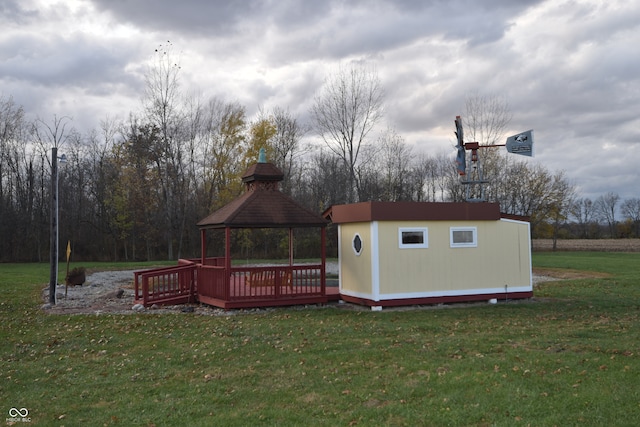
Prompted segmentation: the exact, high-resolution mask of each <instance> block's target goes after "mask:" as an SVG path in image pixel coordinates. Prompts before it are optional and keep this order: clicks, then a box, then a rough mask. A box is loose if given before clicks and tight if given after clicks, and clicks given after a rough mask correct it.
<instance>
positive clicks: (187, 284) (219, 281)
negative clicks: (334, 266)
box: [134, 260, 340, 309]
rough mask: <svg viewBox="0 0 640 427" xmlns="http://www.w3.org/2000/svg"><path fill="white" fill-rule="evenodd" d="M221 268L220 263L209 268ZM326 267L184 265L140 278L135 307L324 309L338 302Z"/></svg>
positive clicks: (144, 273) (142, 273)
mask: <svg viewBox="0 0 640 427" xmlns="http://www.w3.org/2000/svg"><path fill="white" fill-rule="evenodd" d="M207 264H218V263H207ZM322 267H323V266H322V265H321V264H316V265H293V266H289V265H286V266H281V265H269V266H253V267H232V268H231V271H228V270H227V269H226V268H225V267H223V266H220V265H202V264H197V263H194V262H191V261H184V260H183V261H181V262H180V265H178V266H176V267H166V268H161V269H154V270H146V271H140V272H135V274H134V275H135V302H136V303H139V304H143V305H144V306H150V305H154V304H158V305H167V304H183V303H188V302H196V301H198V302H201V303H204V304H208V305H212V306H215V307H220V308H224V309H234V308H252V307H270V306H284V305H300V304H324V303H327V302H329V301H336V300H338V299H339V298H340V297H339V290H338V288H337V287H327V286H326V277H325V274H324V272H323V271H322Z"/></svg>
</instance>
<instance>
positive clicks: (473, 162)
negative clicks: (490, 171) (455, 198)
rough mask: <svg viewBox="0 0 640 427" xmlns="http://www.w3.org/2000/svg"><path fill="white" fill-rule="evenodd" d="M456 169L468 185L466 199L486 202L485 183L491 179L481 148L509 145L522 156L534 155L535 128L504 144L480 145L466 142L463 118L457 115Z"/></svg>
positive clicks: (509, 150) (515, 136) (461, 180)
mask: <svg viewBox="0 0 640 427" xmlns="http://www.w3.org/2000/svg"><path fill="white" fill-rule="evenodd" d="M454 123H455V125H456V130H455V134H456V138H457V140H458V143H457V145H456V150H457V154H456V169H457V170H458V174H459V175H460V182H461V183H462V184H464V185H465V186H466V192H465V200H466V201H467V202H485V201H486V198H485V193H484V185H485V184H488V183H489V182H490V181H489V180H486V179H484V176H483V170H482V162H481V161H480V149H481V148H482V149H484V148H494V147H507V152H509V153H513V154H519V155H522V156H528V157H533V130H532V129H531V130H528V131H525V132H521V133H518V134H516V135H512V136H510V137H508V138H507V141H506V143H504V144H492V145H480V143H479V142H464V133H463V130H462V118H461V117H460V116H456V119H455V122H454ZM467 151H470V152H471V156H470V157H468V156H467V155H466V152H467ZM474 186H477V187H478V188H479V191H478V192H476V197H472V193H471V189H472V187H474Z"/></svg>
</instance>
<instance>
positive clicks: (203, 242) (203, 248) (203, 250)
mask: <svg viewBox="0 0 640 427" xmlns="http://www.w3.org/2000/svg"><path fill="white" fill-rule="evenodd" d="M206 259H207V231H206V229H205V228H201V229H200V264H202V265H204V264H205V260H206Z"/></svg>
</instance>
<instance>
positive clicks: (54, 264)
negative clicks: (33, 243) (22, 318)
mask: <svg viewBox="0 0 640 427" xmlns="http://www.w3.org/2000/svg"><path fill="white" fill-rule="evenodd" d="M50 242H51V245H50V248H49V264H50V265H49V267H50V269H49V303H50V304H52V305H55V303H56V285H57V283H58V149H57V148H56V147H53V148H52V149H51V235H50Z"/></svg>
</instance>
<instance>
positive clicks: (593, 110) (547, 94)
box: [0, 0, 640, 197]
mask: <svg viewBox="0 0 640 427" xmlns="http://www.w3.org/2000/svg"><path fill="white" fill-rule="evenodd" d="M0 25H2V28H3V31H2V33H0V91H1V92H2V94H4V95H13V96H14V98H15V100H16V102H18V103H20V104H23V105H25V107H26V108H27V111H30V110H31V112H32V113H33V114H38V115H41V116H47V115H52V114H58V115H70V116H73V117H74V125H75V126H77V127H78V128H79V129H80V130H81V131H85V130H88V129H89V128H90V127H91V126H95V125H96V124H97V123H98V122H99V121H100V120H101V119H103V118H104V117H105V116H106V115H107V114H109V115H111V116H113V115H116V114H120V115H126V114H127V113H128V112H129V111H132V110H135V109H137V108H139V107H140V97H141V96H142V93H143V89H144V80H143V76H144V72H145V69H146V67H147V66H148V64H149V61H150V60H151V59H152V57H153V53H154V50H155V48H156V47H157V46H158V45H159V44H160V43H165V42H166V41H167V40H170V41H171V43H172V45H173V47H174V48H175V51H176V52H177V53H178V54H179V59H180V63H181V65H182V77H183V83H184V89H185V90H186V91H188V92H191V91H195V92H200V93H202V94H203V96H204V97H205V98H206V97H209V96H218V97H221V98H224V99H228V100H238V101H239V102H241V103H242V104H243V105H245V106H246V108H247V111H248V112H249V113H250V114H252V113H254V112H256V111H257V109H258V108H259V107H260V106H262V107H266V108H270V107H273V106H280V107H282V108H289V109H290V110H291V111H292V112H293V113H294V114H297V115H299V116H300V117H301V118H307V117H308V110H309V107H310V105H311V102H312V101H313V96H314V93H315V92H316V90H317V89H318V88H319V87H320V86H321V84H322V81H323V79H324V77H325V75H326V74H327V73H330V72H332V71H333V70H335V69H336V67H337V66H338V64H340V63H347V62H350V61H366V62H368V63H371V64H373V65H375V66H376V68H377V69H378V72H379V75H380V78H381V80H382V84H383V86H384V88H385V92H386V119H387V121H388V124H389V125H390V126H392V127H394V128H395V129H396V130H397V132H398V133H399V134H401V135H403V136H404V137H405V140H406V141H407V142H409V143H411V144H415V145H416V148H419V149H421V150H425V151H427V152H428V153H429V154H438V153H440V152H442V150H445V151H447V150H449V149H450V148H451V147H450V142H451V141H452V139H453V119H454V117H455V115H458V114H462V113H463V108H464V99H465V97H466V96H468V95H469V94H470V93H473V92H478V93H481V94H498V95H504V96H506V97H507V98H508V99H509V102H510V104H511V109H512V112H513V120H512V123H511V126H510V129H509V131H508V132H513V133H516V132H519V131H522V130H526V129H530V128H534V130H535V135H536V145H537V148H536V151H537V156H536V158H534V159H530V161H531V162H534V163H535V162H539V163H541V164H544V165H545V166H547V167H549V168H552V169H557V170H560V169H563V170H566V171H567V175H568V176H569V177H570V178H571V179H573V180H574V182H575V183H576V184H577V185H578V186H579V188H580V189H581V191H582V192H583V193H584V194H588V195H592V196H597V195H598V193H600V194H601V193H603V192H606V191H617V192H618V193H619V194H620V195H621V196H623V197H638V193H637V190H636V189H635V188H636V187H637V179H638V173H637V168H635V167H634V166H633V164H632V162H631V161H629V159H631V158H634V156H635V155H637V154H638V150H640V148H638V147H639V146H640V118H638V114H637V111H640V57H638V55H636V54H635V52H636V51H637V47H636V46H637V45H638V44H639V43H640V6H637V5H634V4H632V3H631V2H627V1H623V0H618V1H615V0H613V1H610V2H604V3H602V2H596V1H590V0H584V1H580V2H573V1H568V0H567V1H555V0H554V1H551V0H548V1H542V0H530V1H512V0H487V1H481V2H478V1H470V0H449V1H448V0H431V1H425V0H394V1H391V0H386V1H385V0H373V1H371V0H366V1H365V0H358V1H350V2H345V1H340V0H328V1H312V0H309V1H296V0H247V1H242V2H237V1H226V0H224V1H223V0H216V1H204V0H184V1H181V2H175V1H174V0H171V1H169V0H153V1H152V0H137V1H129V2H126V1H111V0H84V1H80V2H78V3H71V4H67V3H66V2H61V3H56V4H52V3H50V2H47V3H44V2H40V1H39V0H27V1H25V0H21V1H17V0H5V1H4V2H3V3H2V4H0ZM452 153H453V152H452Z"/></svg>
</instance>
